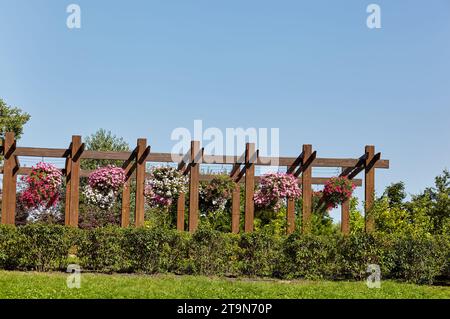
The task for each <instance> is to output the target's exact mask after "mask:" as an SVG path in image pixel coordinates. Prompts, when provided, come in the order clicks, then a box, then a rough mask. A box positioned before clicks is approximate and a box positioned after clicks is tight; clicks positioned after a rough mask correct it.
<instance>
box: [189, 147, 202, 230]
mask: <svg viewBox="0 0 450 319" xmlns="http://www.w3.org/2000/svg"><path fill="white" fill-rule="evenodd" d="M199 153H200V142H199V141H192V142H191V150H190V154H191V156H190V159H191V163H190V166H189V231H190V232H195V231H196V230H197V227H198V200H199V198H198V189H199V182H200V179H199V178H200V162H201V159H199V155H200V154H199ZM200 158H201V157H200Z"/></svg>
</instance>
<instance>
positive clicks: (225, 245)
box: [187, 227, 236, 275]
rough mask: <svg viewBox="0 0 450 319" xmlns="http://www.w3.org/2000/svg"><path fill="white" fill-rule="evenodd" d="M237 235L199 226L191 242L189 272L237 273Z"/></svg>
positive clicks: (202, 273)
mask: <svg viewBox="0 0 450 319" xmlns="http://www.w3.org/2000/svg"><path fill="white" fill-rule="evenodd" d="M235 250H236V242H235V236H233V235H231V234H224V233H221V232H218V231H214V230H211V229H208V228H204V227H203V228H199V229H198V230H197V231H196V232H195V233H194V234H193V235H192V239H191V240H190V244H189V254H188V258H189V259H188V263H189V264H188V269H187V271H188V273H192V274H201V275H225V274H228V275H229V274H233V273H235V266H236V265H235V264H234V263H233V262H232V261H233V260H234V261H236V258H235V257H234V258H233V256H235V254H236V253H235Z"/></svg>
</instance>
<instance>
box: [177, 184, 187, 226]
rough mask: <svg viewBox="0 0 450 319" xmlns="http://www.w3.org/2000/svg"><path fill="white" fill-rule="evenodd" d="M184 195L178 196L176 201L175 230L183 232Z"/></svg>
mask: <svg viewBox="0 0 450 319" xmlns="http://www.w3.org/2000/svg"><path fill="white" fill-rule="evenodd" d="M185 202H186V195H185V194H184V193H180V194H178V199H177V229H178V230H179V231H184V210H185Z"/></svg>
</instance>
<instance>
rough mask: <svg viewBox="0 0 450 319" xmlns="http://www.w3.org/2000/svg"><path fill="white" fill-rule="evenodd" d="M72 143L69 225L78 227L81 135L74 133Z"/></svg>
mask: <svg viewBox="0 0 450 319" xmlns="http://www.w3.org/2000/svg"><path fill="white" fill-rule="evenodd" d="M71 145H72V148H71V151H70V194H69V195H70V196H69V223H68V225H70V226H72V227H78V210H79V198H80V155H81V154H80V152H81V136H79V135H73V136H72V144H71Z"/></svg>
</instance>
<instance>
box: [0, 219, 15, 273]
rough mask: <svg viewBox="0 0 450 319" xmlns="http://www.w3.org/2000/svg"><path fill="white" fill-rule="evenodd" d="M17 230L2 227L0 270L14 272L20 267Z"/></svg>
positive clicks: (7, 226) (0, 231) (10, 227)
mask: <svg viewBox="0 0 450 319" xmlns="http://www.w3.org/2000/svg"><path fill="white" fill-rule="evenodd" d="M18 238H19V236H18V234H17V228H15V227H14V226H10V225H0V269H8V270H13V269H17V268H18V266H19V258H18V247H17V241H18Z"/></svg>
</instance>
